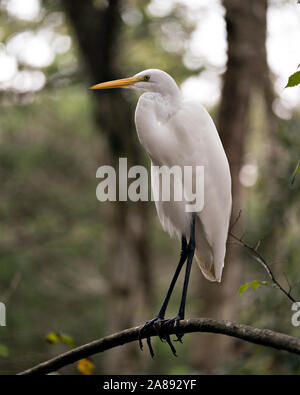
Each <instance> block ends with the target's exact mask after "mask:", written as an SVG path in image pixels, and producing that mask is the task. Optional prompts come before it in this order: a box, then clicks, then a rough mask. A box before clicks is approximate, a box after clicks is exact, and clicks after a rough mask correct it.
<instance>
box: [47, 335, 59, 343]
mask: <svg viewBox="0 0 300 395" xmlns="http://www.w3.org/2000/svg"><path fill="white" fill-rule="evenodd" d="M46 340H47V342H49V343H51V344H56V343H59V342H60V335H58V334H57V333H54V332H50V333H48V335H47V336H46Z"/></svg>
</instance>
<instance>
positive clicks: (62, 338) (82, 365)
mask: <svg viewBox="0 0 300 395" xmlns="http://www.w3.org/2000/svg"><path fill="white" fill-rule="evenodd" d="M46 340H47V342H48V343H51V344H57V343H64V344H67V345H68V346H69V347H70V348H74V347H75V342H74V340H73V338H72V337H71V336H68V335H63V334H61V333H55V332H49V333H48V335H47V336H46ZM0 356H1V344H0ZM95 367H96V366H95V364H94V363H93V362H92V361H91V359H90V358H83V359H80V361H78V362H77V369H78V370H79V372H80V373H82V374H84V375H91V374H93V372H94V370H95Z"/></svg>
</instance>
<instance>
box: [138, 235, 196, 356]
mask: <svg viewBox="0 0 300 395" xmlns="http://www.w3.org/2000/svg"><path fill="white" fill-rule="evenodd" d="M187 256H188V246H187V241H186V237H185V236H184V235H183V236H182V238H181V252H180V260H179V263H178V265H177V268H176V270H175V273H174V276H173V278H172V281H171V284H170V287H169V289H168V292H167V295H166V297H165V299H164V301H163V304H162V306H161V308H160V310H159V313H158V315H157V316H156V317H155V318H153V319H152V320H151V321H147V322H146V324H145V325H144V326H143V327H142V328H141V330H140V332H139V345H140V349H143V343H142V334H143V332H144V331H145V329H146V328H148V327H150V326H155V328H156V329H157V331H158V334H159V336H160V324H161V322H162V321H163V320H164V318H165V313H166V309H167V307H168V304H169V301H170V297H171V295H172V292H173V290H174V287H175V284H176V281H177V279H178V276H179V274H180V271H181V269H182V266H183V265H184V262H185V261H186V258H187ZM160 338H161V339H163V338H162V337H161V336H160ZM147 344H148V347H149V351H150V354H151V356H152V357H153V356H154V353H153V350H152V347H151V341H150V337H148V338H147Z"/></svg>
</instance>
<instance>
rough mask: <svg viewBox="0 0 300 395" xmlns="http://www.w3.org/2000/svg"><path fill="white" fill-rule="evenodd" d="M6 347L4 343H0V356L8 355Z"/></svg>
mask: <svg viewBox="0 0 300 395" xmlns="http://www.w3.org/2000/svg"><path fill="white" fill-rule="evenodd" d="M8 354H9V353H8V348H7V347H6V346H5V345H4V344H0V357H3V358H6V357H8Z"/></svg>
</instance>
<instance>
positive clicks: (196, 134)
mask: <svg viewBox="0 0 300 395" xmlns="http://www.w3.org/2000/svg"><path fill="white" fill-rule="evenodd" d="M122 87H125V88H133V89H137V90H142V91H145V93H143V94H142V95H141V96H140V98H139V101H138V104H137V108H136V112H135V124H136V129H137V134H138V138H139V140H140V142H141V144H142V146H143V147H144V148H145V150H146V152H147V154H148V156H149V158H150V160H151V169H152V171H155V169H156V166H163V165H165V166H168V167H169V168H171V167H173V166H174V165H177V166H180V167H181V168H183V167H184V166H193V168H195V167H196V166H204V207H203V209H202V210H201V211H200V212H194V213H191V212H187V211H186V201H185V200H184V199H183V200H182V201H174V199H173V200H172V199H170V201H163V200H162V199H159V200H158V201H156V209H157V214H158V217H159V220H160V222H161V224H162V226H163V228H164V229H165V230H166V231H167V232H169V233H170V234H171V235H172V234H173V233H175V234H177V235H178V236H179V237H180V238H181V243H182V249H181V254H180V261H179V264H178V266H177V269H176V271H175V274H174V277H173V279H172V282H171V284H170V288H169V290H168V293H167V295H166V297H165V299H164V302H163V305H162V307H161V309H160V311H159V313H158V315H157V317H155V318H154V319H153V320H151V321H148V322H147V323H146V324H145V326H144V327H143V329H144V328H147V327H149V326H151V325H153V326H154V327H155V328H156V329H157V330H158V333H159V335H160V336H161V337H162V338H164V339H165V340H167V342H168V343H169V345H170V347H171V349H172V351H173V353H174V354H175V349H174V347H173V345H172V343H171V340H170V337H169V335H165V334H163V333H162V330H163V326H164V324H165V323H167V324H168V325H170V324H173V325H174V326H176V325H178V322H179V320H182V319H184V314H185V302H186V294H187V287H188V282H189V276H190V270H191V265H192V260H193V257H194V255H195V257H196V260H197V263H198V265H199V267H200V269H201V271H202V273H203V275H204V277H205V278H206V279H208V280H210V281H218V282H220V281H221V276H222V269H223V266H224V258H225V252H226V241H227V235H228V227H229V221H230V215H231V204H232V199H231V176H230V170H229V165H228V161H227V157H226V155H225V152H224V149H223V146H222V143H221V140H220V138H219V135H218V132H217V130H216V127H215V125H214V123H213V120H212V118H211V117H210V115H209V114H208V112H207V111H206V110H205V109H204V107H203V106H202V105H201V104H199V103H197V102H192V101H188V100H185V99H184V98H183V97H182V95H181V92H180V90H179V88H178V86H177V84H176V82H175V81H174V79H173V78H172V77H171V76H170V75H169V74H167V73H165V72H164V71H162V70H157V69H149V70H145V71H142V72H140V73H138V74H136V75H135V76H133V77H130V78H123V79H120V80H115V81H109V82H104V83H100V84H97V85H94V86H92V87H91V89H109V88H122ZM195 177H196V173H195V172H193V178H192V181H191V182H192V183H193V184H195ZM158 188H159V185H157V178H155V177H152V190H153V191H154V192H155V191H157V189H158ZM185 261H187V265H186V273H185V279H184V286H183V292H182V298H181V304H180V309H179V312H178V315H177V316H176V317H175V318H173V319H171V320H167V321H166V320H165V312H166V308H167V305H168V302H169V299H170V296H171V294H172V291H173V288H174V286H175V283H176V280H177V278H178V275H179V273H180V270H181V268H182V266H183V265H184V263H185ZM143 329H142V330H141V333H142V331H143ZM177 337H178V339H179V340H181V337H182V336H181V335H180V334H179V333H178V334H177ZM147 342H148V345H149V348H150V352H151V355H152V356H153V350H152V347H151V342H150V339H149V338H148V339H147ZM140 346H141V347H142V344H141V341H140Z"/></svg>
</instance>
